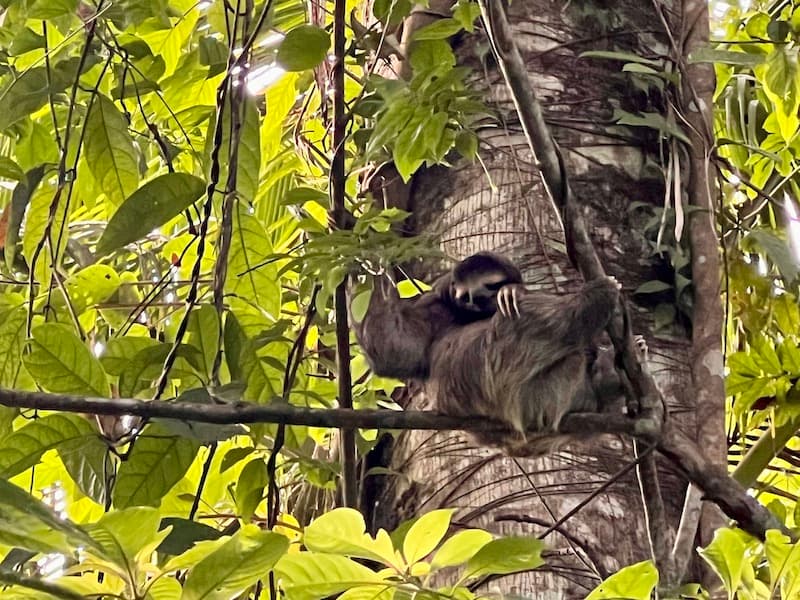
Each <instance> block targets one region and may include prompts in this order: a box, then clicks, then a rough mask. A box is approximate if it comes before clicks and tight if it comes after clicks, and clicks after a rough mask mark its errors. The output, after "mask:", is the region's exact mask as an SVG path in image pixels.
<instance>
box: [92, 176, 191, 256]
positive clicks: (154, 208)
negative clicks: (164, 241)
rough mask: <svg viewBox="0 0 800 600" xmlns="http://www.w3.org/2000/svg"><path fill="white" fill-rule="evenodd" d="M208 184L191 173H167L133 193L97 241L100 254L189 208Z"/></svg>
mask: <svg viewBox="0 0 800 600" xmlns="http://www.w3.org/2000/svg"><path fill="white" fill-rule="evenodd" d="M205 187H206V186H205V183H204V182H203V180H202V179H200V178H199V177H195V176H194V175H189V174H188V173H166V174H165V175H160V176H158V177H156V178H155V179H152V180H150V181H148V182H147V183H145V184H144V185H143V186H142V187H140V188H139V189H138V190H136V191H135V192H134V193H133V194H131V195H130V196H129V197H128V198H127V199H126V200H125V202H123V204H122V206H120V207H119V209H118V210H117V212H115V213H114V216H113V217H111V220H110V221H109V222H108V225H107V226H106V230H105V231H104V232H103V235H102V236H101V237H100V241H99V242H97V252H98V254H108V253H109V252H111V251H112V250H116V249H117V248H119V247H121V246H124V245H125V244H129V243H131V242H135V241H136V240H139V239H141V238H143V237H144V236H146V235H147V234H148V233H150V232H151V231H152V230H153V229H155V228H156V227H160V226H162V225H164V224H165V223H166V222H167V221H169V220H170V219H172V218H173V217H175V216H177V215H179V214H180V213H181V211H183V210H185V209H186V208H188V207H190V206H191V205H192V204H194V203H195V201H196V200H197V199H198V198H199V197H200V196H201V195H202V194H203V192H204V191H205Z"/></svg>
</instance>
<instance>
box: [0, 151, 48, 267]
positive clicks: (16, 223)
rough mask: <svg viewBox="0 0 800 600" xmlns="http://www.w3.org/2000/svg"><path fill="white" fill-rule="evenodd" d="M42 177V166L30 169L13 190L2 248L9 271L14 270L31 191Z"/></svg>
mask: <svg viewBox="0 0 800 600" xmlns="http://www.w3.org/2000/svg"><path fill="white" fill-rule="evenodd" d="M42 175H44V168H43V167H42V166H37V167H35V168H33V169H31V170H30V171H28V172H27V173H25V174H24V175H23V177H22V179H20V180H19V183H18V184H17V186H16V187H15V188H14V192H13V193H12V194H11V213H10V214H9V217H8V225H7V229H6V243H5V248H4V250H5V255H6V265H8V268H9V269H13V268H14V258H15V257H16V256H17V243H18V242H19V234H20V227H21V225H22V219H23V217H24V216H25V212H26V210H27V208H28V203H29V202H30V200H31V196H32V195H33V191H34V190H35V189H36V187H37V186H38V185H39V182H40V181H41V180H42ZM6 210H8V208H6ZM26 229H27V226H26Z"/></svg>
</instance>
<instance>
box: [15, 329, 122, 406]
mask: <svg viewBox="0 0 800 600" xmlns="http://www.w3.org/2000/svg"><path fill="white" fill-rule="evenodd" d="M30 348H31V351H30V353H28V354H27V355H25V368H26V369H27V370H28V372H29V373H30V374H31V377H33V378H34V380H35V381H36V383H38V384H39V385H40V386H42V387H43V388H44V389H45V390H47V391H48V392H53V393H56V394H83V395H91V396H96V397H99V398H107V397H108V396H109V389H108V380H107V379H106V374H105V371H103V367H102V366H101V365H100V362H99V361H98V360H97V359H96V358H95V357H94V356H93V355H92V353H91V352H90V351H89V349H88V348H87V347H86V345H85V344H84V343H83V342H82V341H81V340H80V339H79V338H78V337H77V336H76V335H75V334H74V333H72V331H71V330H70V329H69V328H68V327H65V326H64V325H59V324H57V323H44V324H43V325H39V326H38V327H36V328H35V329H34V330H33V340H32V341H31V342H30Z"/></svg>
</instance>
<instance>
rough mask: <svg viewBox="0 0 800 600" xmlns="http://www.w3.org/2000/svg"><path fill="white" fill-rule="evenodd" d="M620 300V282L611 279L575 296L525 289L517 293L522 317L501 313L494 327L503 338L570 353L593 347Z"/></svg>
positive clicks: (584, 288)
mask: <svg viewBox="0 0 800 600" xmlns="http://www.w3.org/2000/svg"><path fill="white" fill-rule="evenodd" d="M618 299H619V289H618V287H617V283H616V281H615V280H613V279H610V278H607V277H606V278H602V279H597V280H593V281H590V282H588V283H586V284H584V286H583V288H582V289H581V290H580V291H579V292H577V293H576V294H572V295H571V296H557V295H554V294H545V293H541V292H530V291H527V290H525V289H524V288H522V289H520V290H518V294H517V305H518V308H519V316H518V317H517V318H509V317H506V316H504V315H502V314H500V313H498V314H496V315H495V316H494V317H493V318H492V324H493V328H494V329H495V333H496V335H498V336H499V337H502V336H504V335H509V336H511V337H512V338H516V339H517V340H518V341H525V340H531V341H532V340H536V341H537V342H538V343H543V342H545V343H547V345H549V346H551V347H552V348H553V349H554V350H555V349H563V350H566V351H570V350H571V349H574V348H578V347H585V346H586V345H588V344H590V343H591V342H592V340H593V339H594V338H595V336H597V335H598V334H599V333H600V332H601V331H603V329H605V327H606V326H607V325H608V322H609V320H610V319H611V316H612V315H613V313H614V310H615V308H616V305H617V301H618ZM520 338H522V339H520ZM554 358H557V357H554Z"/></svg>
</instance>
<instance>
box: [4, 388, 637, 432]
mask: <svg viewBox="0 0 800 600" xmlns="http://www.w3.org/2000/svg"><path fill="white" fill-rule="evenodd" d="M0 405H3V406H8V407H11V408H29V409H37V410H58V411H63V412H74V413H87V414H93V415H134V416H137V417H145V418H159V417H160V418H164V419H179V420H181V421H194V422H196V423H216V424H218V425H232V424H244V423H283V424H284V425H305V426H308V427H333V428H342V427H345V428H360V429H421V430H437V431H448V430H462V431H483V432H495V431H496V432H499V433H502V432H504V431H509V432H510V429H509V428H508V426H507V425H505V424H503V423H500V422H498V421H492V420H490V419H485V418H480V419H464V418H462V417H451V416H447V415H443V414H439V413H436V412H433V411H418V410H406V411H394V410H385V409H377V410H375V409H361V410H352V409H346V408H306V407H303V406H293V405H291V404H285V403H282V402H274V403H273V404H252V403H249V402H232V403H220V404H197V403H192V402H170V401H168V400H136V399H130V398H113V399H108V398H84V397H79V396H70V395H66V394H47V393H43V392H24V391H20V390H7V389H0ZM562 430H563V432H564V433H577V432H586V431H601V432H604V433H626V434H629V435H636V434H637V433H641V432H637V427H636V421H633V420H631V419H627V418H624V417H613V416H611V415H603V414H595V413H578V414H574V415H568V416H567V417H566V418H565V419H564V421H562Z"/></svg>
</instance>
